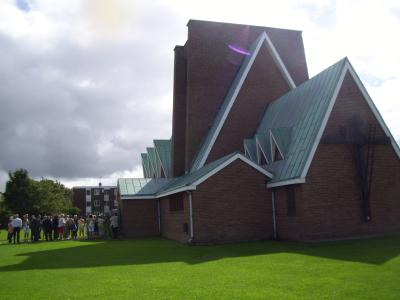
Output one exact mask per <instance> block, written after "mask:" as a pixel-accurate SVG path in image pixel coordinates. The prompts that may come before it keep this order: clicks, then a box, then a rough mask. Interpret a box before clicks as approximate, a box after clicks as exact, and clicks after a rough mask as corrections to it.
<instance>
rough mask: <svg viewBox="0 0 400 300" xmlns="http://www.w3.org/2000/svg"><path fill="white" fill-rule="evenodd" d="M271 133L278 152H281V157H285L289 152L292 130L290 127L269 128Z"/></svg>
mask: <svg viewBox="0 0 400 300" xmlns="http://www.w3.org/2000/svg"><path fill="white" fill-rule="evenodd" d="M271 133H272V134H273V135H274V138H275V141H276V143H277V144H278V148H279V150H281V151H282V154H283V156H286V154H287V153H288V152H289V146H290V141H291V138H292V128H291V127H278V128H271Z"/></svg>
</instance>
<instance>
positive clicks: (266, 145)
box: [255, 133, 271, 163]
mask: <svg viewBox="0 0 400 300" xmlns="http://www.w3.org/2000/svg"><path fill="white" fill-rule="evenodd" d="M255 140H256V145H257V150H258V152H257V153H258V157H257V161H258V162H260V161H261V155H263V156H264V158H265V160H266V162H267V163H269V162H271V146H270V139H269V136H268V135H267V134H264V133H257V134H256V135H255Z"/></svg>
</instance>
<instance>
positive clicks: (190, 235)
mask: <svg viewBox="0 0 400 300" xmlns="http://www.w3.org/2000/svg"><path fill="white" fill-rule="evenodd" d="M188 194H189V240H188V243H191V242H192V240H193V204H192V192H191V191H189V192H188Z"/></svg>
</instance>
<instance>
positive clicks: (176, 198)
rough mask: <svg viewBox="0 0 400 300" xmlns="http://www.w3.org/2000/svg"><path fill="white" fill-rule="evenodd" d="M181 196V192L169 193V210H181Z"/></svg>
mask: <svg viewBox="0 0 400 300" xmlns="http://www.w3.org/2000/svg"><path fill="white" fill-rule="evenodd" d="M182 210H183V197H182V195H181V194H175V195H171V196H170V197H169V211H182Z"/></svg>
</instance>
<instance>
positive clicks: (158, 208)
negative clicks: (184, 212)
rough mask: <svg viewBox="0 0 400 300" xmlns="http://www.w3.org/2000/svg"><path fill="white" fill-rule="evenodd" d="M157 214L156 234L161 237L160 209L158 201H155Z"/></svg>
mask: <svg viewBox="0 0 400 300" xmlns="http://www.w3.org/2000/svg"><path fill="white" fill-rule="evenodd" d="M157 213H158V234H159V235H161V208H160V199H158V201H157Z"/></svg>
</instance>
